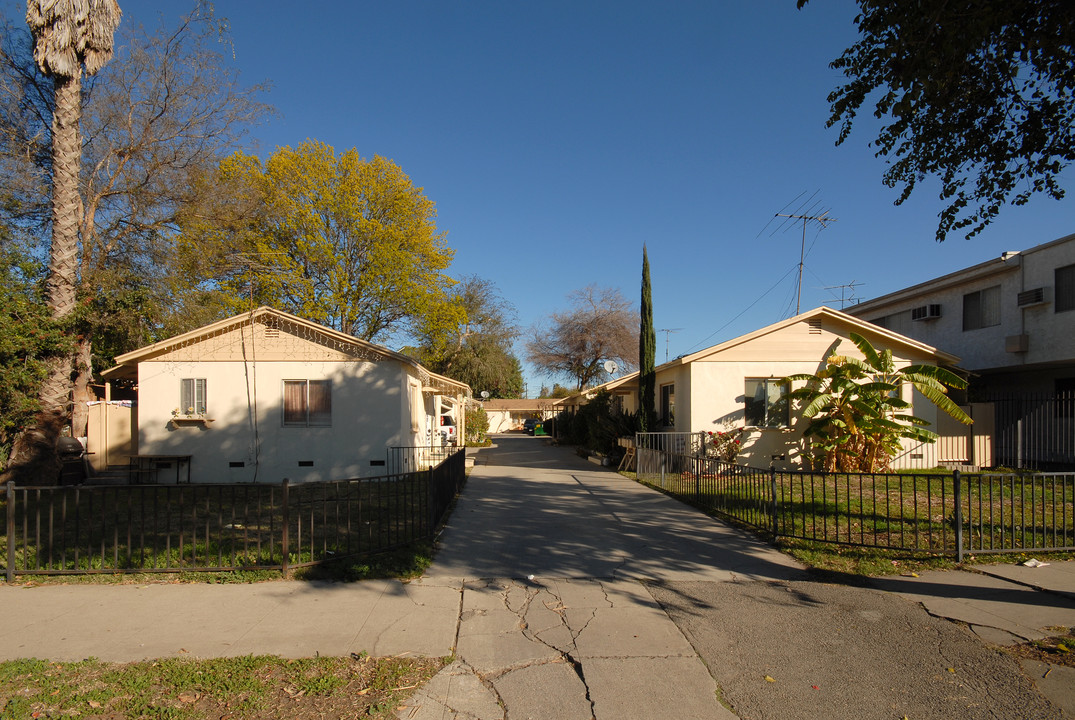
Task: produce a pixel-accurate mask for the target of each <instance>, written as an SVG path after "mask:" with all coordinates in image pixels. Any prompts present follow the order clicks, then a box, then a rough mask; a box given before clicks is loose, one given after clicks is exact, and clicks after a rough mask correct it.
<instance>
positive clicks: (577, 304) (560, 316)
mask: <svg viewBox="0 0 1075 720" xmlns="http://www.w3.org/2000/svg"><path fill="white" fill-rule="evenodd" d="M568 300H569V301H570V302H571V309H570V310H567V311H564V312H555V313H553V314H552V315H551V316H550V318H549V321H548V323H547V324H545V325H542V326H538V327H535V328H534V329H533V330H532V331H531V339H530V340H529V341H528V342H527V343H526V350H527V353H528V354H529V357H530V362H531V363H533V364H534V366H535V367H537V369H538V370H540V371H541V372H543V373H545V374H547V375H550V376H557V375H558V376H566V377H571V378H574V379H575V383H576V387H577V389H579V390H582V389H583V388H585V387H587V386H588V385H590V384H592V383H593V382H594V381H595V380H596V379H598V378H599V377H601V375H602V374H603V373H604V368H603V364H604V361H606V360H614V361H616V362H618V363H619V364H620V366H621V367H623V368H624V369H625V370H627V369H633V368H634V367H637V365H638V327H639V317H638V313H637V312H636V311H635V310H634V308H632V307H631V305H630V303H629V302H628V301H627V300H626V299H625V298H624V297H623V295H621V294H620V291H619V290H616V289H614V288H602V287H598V286H597V285H588V286H586V287H584V288H582V289H581V290H576V291H574V292H572V293H571V294H570V295H569V296H568Z"/></svg>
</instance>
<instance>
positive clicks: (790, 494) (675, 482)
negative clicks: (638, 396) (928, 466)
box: [624, 466, 1075, 575]
mask: <svg viewBox="0 0 1075 720" xmlns="http://www.w3.org/2000/svg"><path fill="white" fill-rule="evenodd" d="M698 467H699V468H700V469H701V470H708V468H706V467H705V466H698ZM624 475H626V476H627V477H632V478H634V479H637V476H636V475H635V474H634V473H624ZM647 480H648V482H647ZM775 480H776V492H777V499H778V502H777V515H776V518H777V530H778V532H777V537H776V538H775V539H774V537H773V529H772V493H771V486H770V478H769V474H768V472H764V471H761V472H759V471H753V472H750V471H747V472H733V473H727V474H721V473H719V472H708V471H707V472H699V470H698V469H695V472H693V473H692V472H688V471H684V472H678V473H677V472H665V473H664V474H663V475H662V476H660V477H656V478H654V479H652V480H650V478H648V477H647V478H645V479H643V480H640V482H643V483H644V484H647V485H649V486H651V487H654V488H655V489H658V490H660V491H662V492H664V493H667V494H669V495H672V496H674V497H676V498H677V499H679V500H681V501H682V502H685V503H687V504H690V505H692V506H694V507H697V508H699V509H700V510H703V511H704V512H706V513H709V514H711V515H714V516H717V517H721V518H722V519H724V520H726V521H729V522H732V523H733V524H737V525H739V526H740V527H744V528H746V529H748V530H751V531H753V532H755V533H758V534H759V535H761V536H762V537H764V538H765V539H766V540H767V541H770V542H774V544H776V545H777V547H779V548H781V549H782V550H784V551H785V552H787V553H788V554H790V555H792V556H793V557H795V558H796V559H798V560H799V561H800V562H803V563H804V564H806V565H808V566H810V567H814V568H817V569H819V570H822V571H824V572H828V573H839V574H844V575H884V574H893V573H906V572H915V571H917V570H919V569H931V568H934V569H944V568H952V567H956V565H957V563H956V559H955V542H956V533H955V488H954V484H953V478H952V475H951V474H950V473H948V474H940V473H936V474H929V473H916V474H894V475H865V476H857V475H822V474H810V473H777V474H776V476H775ZM961 489H962V508H963V538H964V548H965V562H968V563H974V562H1022V561H1025V560H1026V559H1028V558H1029V557H1030V556H1031V555H1033V557H1036V558H1038V559H1047V558H1049V557H1060V558H1069V557H1070V556H1071V555H1070V552H1061V553H1059V554H1058V555H1051V554H1050V553H1049V552H1048V551H1046V550H1033V551H1030V550H1024V548H1051V547H1065V546H1069V545H1073V544H1075V478H1072V477H1071V476H1070V475H1069V476H1062V475H1061V476H1057V475H1051V476H1050V475H1046V476H1043V477H1041V478H1035V479H1033V480H1029V481H1023V480H1022V479H1017V477H1016V476H1014V475H997V476H982V477H981V479H980V480H979V479H978V478H977V477H972V478H971V479H968V480H966V481H965V482H964V484H963V486H962V488H961ZM991 548H1006V549H1008V550H1010V551H1011V552H1006V553H984V552H982V551H984V550H987V549H991ZM976 551H978V554H976ZM1028 553H1030V554H1028Z"/></svg>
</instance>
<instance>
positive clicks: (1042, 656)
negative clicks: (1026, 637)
mask: <svg viewBox="0 0 1075 720" xmlns="http://www.w3.org/2000/svg"><path fill="white" fill-rule="evenodd" d="M1055 629H1056V630H1058V631H1063V632H1059V633H1058V634H1057V635H1053V636H1051V637H1047V638H1043V639H1041V640H1034V641H1032V642H1028V643H1023V644H1022V645H1014V646H1011V647H1006V648H1004V651H1005V652H1008V653H1010V654H1012V655H1015V656H1016V657H1020V658H1024V659H1027V660H1037V661H1038V662H1043V663H1049V664H1050V665H1063V666H1065V667H1069V668H1075V628H1055Z"/></svg>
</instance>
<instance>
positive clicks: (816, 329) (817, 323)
mask: <svg viewBox="0 0 1075 720" xmlns="http://www.w3.org/2000/svg"><path fill="white" fill-rule="evenodd" d="M806 324H807V326H808V327H809V328H810V334H811V335H820V334H821V318H813V319H812V320H807V321H806Z"/></svg>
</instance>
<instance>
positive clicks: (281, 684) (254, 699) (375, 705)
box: [0, 655, 450, 720]
mask: <svg viewBox="0 0 1075 720" xmlns="http://www.w3.org/2000/svg"><path fill="white" fill-rule="evenodd" d="M448 660H450V658H416V657H390V658H371V657H368V656H365V655H355V656H352V657H349V658H330V657H316V658H305V659H300V660H287V659H283V658H278V657H272V656H247V657H240V658H217V659H212V660H193V659H185V658H182V659H167V660H156V661H147V662H137V663H105V662H100V661H98V660H94V659H89V660H84V661H81V662H74V663H59V662H49V661H46V660H33V659H31V660H14V661H9V662H4V663H0V718H4V719H5V720H6V719H7V718H54V717H75V718H86V719H87V720H89V719H97V718H100V719H101V720H104V719H105V718H117V717H123V718H161V719H164V718H167V719H169V720H202V719H208V718H212V719H213V720H216V719H217V718H244V719H245V720H261V719H263V718H264V719H268V718H276V719H280V718H284V719H288V720H299V719H305V718H344V717H348V718H353V717H372V718H383V719H387V718H392V717H395V709H396V708H397V707H398V706H399V704H400V703H401V702H403V701H404V700H405V699H406V698H407V697H408V696H409V695H411V694H412V693H413V692H414V691H415V689H416V688H418V687H419V686H420V685H421V684H422V683H424V682H426V681H427V680H429V678H431V677H432V676H433V675H434V674H436V672H437V671H438V670H439V669H440V668H441V667H443V665H444V664H445V662H446V661H448Z"/></svg>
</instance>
